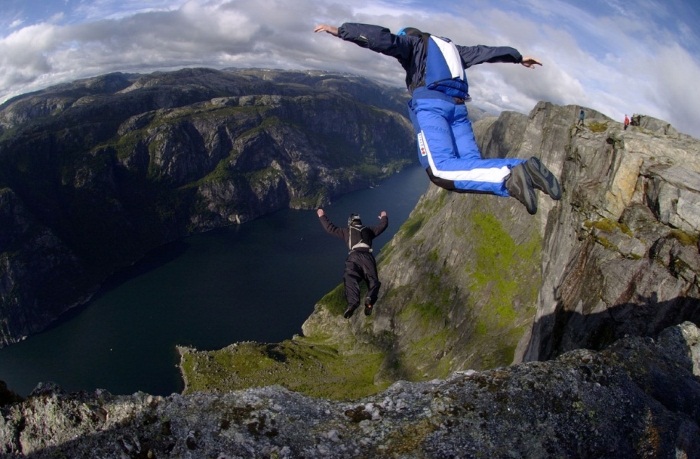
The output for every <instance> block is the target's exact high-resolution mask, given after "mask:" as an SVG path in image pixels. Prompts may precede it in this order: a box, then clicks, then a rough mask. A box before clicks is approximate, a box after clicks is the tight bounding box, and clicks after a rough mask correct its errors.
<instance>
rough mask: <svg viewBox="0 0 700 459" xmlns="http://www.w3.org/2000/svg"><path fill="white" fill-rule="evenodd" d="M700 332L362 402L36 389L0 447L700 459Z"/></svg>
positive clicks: (111, 454)
mask: <svg viewBox="0 0 700 459" xmlns="http://www.w3.org/2000/svg"><path fill="white" fill-rule="evenodd" d="M699 370H700V331H699V330H698V328H697V327H696V326H695V325H693V324H691V323H684V324H682V325H681V326H676V327H672V328H669V329H667V330H665V331H664V332H662V333H661V334H660V336H659V337H658V339H657V340H652V339H649V338H625V339H623V340H620V341H618V342H617V343H615V344H614V345H613V346H611V347H610V348H608V349H606V350H604V351H601V352H595V351H590V350H578V351H572V352H569V353H566V354H563V355H562V356H560V357H559V358H557V359H555V360H551V361H548V362H531V363H523V364H519V365H514V366H510V367H505V368H499V369H494V370H489V371H482V372H475V371H466V372H457V373H454V374H452V375H451V376H450V377H449V378H447V379H445V380H433V381H429V382H420V383H409V382H405V381H400V382H397V383H395V384H393V385H392V386H391V387H390V388H389V389H387V390H386V391H384V392H382V393H380V394H377V395H375V396H372V397H367V398H364V399H361V400H356V401H336V402H332V401H327V400H320V399H314V398H310V397H306V396H303V395H300V394H298V393H294V392H290V391H288V390H286V389H284V388H282V387H280V386H270V387H265V388H257V389H248V390H245V391H236V392H230V393H223V394H213V393H209V394H207V393H196V394H191V395H177V394H174V395H171V396H169V397H164V398H163V397H153V396H150V395H147V394H142V393H138V394H134V395H132V396H112V395H110V394H109V393H106V392H103V391H96V392H95V393H78V394H64V393H62V392H61V391H60V389H58V388H56V387H52V386H50V385H48V386H44V387H38V388H37V389H36V390H35V392H34V393H33V394H32V395H31V396H30V397H29V398H28V399H27V400H26V401H24V402H22V403H16V404H12V405H8V406H5V407H4V408H2V409H1V412H2V417H0V451H2V452H3V453H4V456H3V457H7V458H8V459H9V458H20V457H32V458H37V459H38V458H53V457H72V458H88V457H90V458H92V457H100V458H103V459H110V458H129V457H133V458H137V457H180V458H183V457H219V458H223V457H249V458H268V457H279V458H298V457H307V458H322V457H327V458H357V457H373V458H395V457H402V458H414V457H415V458H419V457H420V458H445V457H480V456H488V457H596V458H618V457H630V458H632V457H639V458H675V457H698V456H700V379H699V378H698V376H700V372H699Z"/></svg>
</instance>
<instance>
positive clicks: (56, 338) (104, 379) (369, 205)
mask: <svg viewBox="0 0 700 459" xmlns="http://www.w3.org/2000/svg"><path fill="white" fill-rule="evenodd" d="M427 186H428V180H427V177H426V175H425V172H424V171H423V170H422V169H420V168H419V167H411V168H408V169H406V170H404V171H402V172H400V173H398V174H395V175H394V176H392V177H390V178H388V179H386V180H385V181H383V182H382V183H381V184H380V185H379V186H377V187H376V188H372V189H368V190H362V191H357V192H354V193H350V194H348V195H345V196H343V197H341V198H339V199H338V200H337V201H336V202H334V203H332V204H331V205H329V206H327V207H326V208H325V210H326V214H327V215H328V216H329V217H330V218H331V220H332V221H334V223H336V224H338V225H345V224H346V222H347V216H348V215H349V214H350V213H351V212H354V213H359V214H360V215H361V217H362V220H363V223H365V224H366V225H374V224H376V223H377V222H378V215H379V212H380V211H381V210H386V211H387V213H388V214H389V228H388V229H387V231H385V232H384V233H383V234H382V235H381V236H380V237H379V238H377V239H376V240H375V243H374V250H375V254H376V255H379V254H380V251H381V247H382V246H383V245H384V244H385V243H386V242H388V241H389V240H390V239H391V237H392V236H393V235H394V234H395V233H396V231H397V230H398V229H399V227H400V225H401V224H402V223H403V222H404V221H405V220H406V218H407V217H408V215H409V214H410V212H411V210H413V208H414V207H415V204H416V203H417V202H418V198H419V197H420V195H421V194H423V193H424V192H425V191H426V189H427ZM346 254H347V249H346V248H345V246H344V244H343V242H342V241H341V240H340V239H336V238H334V237H332V236H330V235H328V234H326V233H325V232H324V231H323V229H322V228H321V225H320V224H319V222H318V217H317V216H316V211H315V210H304V211H299V210H283V211H280V212H277V213H275V214H272V215H270V216H266V217H264V218H261V219H258V220H255V221H252V222H249V223H245V224H243V225H240V226H236V227H230V228H223V229H220V230H215V231H210V232H207V233H204V234H200V235H196V236H192V237H189V238H186V239H185V240H183V241H180V242H176V243H173V244H170V245H168V246H166V247H163V248H160V249H158V250H156V251H154V252H153V253H151V254H149V255H148V256H147V257H146V259H144V260H143V261H142V262H140V263H139V264H137V265H136V266H134V267H133V268H132V269H131V270H129V271H128V272H126V273H122V274H120V275H119V276H118V277H117V278H115V279H112V280H111V281H110V282H109V284H110V285H107V286H105V288H104V289H103V291H101V292H100V293H99V294H98V295H96V296H95V298H93V300H92V301H91V302H90V303H89V304H87V305H86V306H84V307H81V308H79V310H77V311H73V312H71V313H69V314H68V316H69V317H66V318H64V319H62V320H60V321H59V323H57V324H56V325H55V326H53V327H51V329H49V330H47V331H45V332H43V333H40V334H38V335H35V336H31V337H30V338H28V339H26V340H25V341H22V342H20V343H18V344H14V345H11V346H8V347H6V348H3V349H0V380H4V381H5V382H6V383H7V385H8V387H9V388H10V389H11V390H13V391H15V392H17V393H18V394H20V395H22V396H26V395H28V394H29V392H31V391H32V390H33V389H34V388H35V387H36V385H37V383H38V382H54V383H56V384H58V385H59V386H61V387H62V388H63V389H64V390H66V391H68V392H74V391H79V390H86V391H92V390H95V389H97V388H101V389H107V390H108V391H110V392H111V393H113V394H131V393H134V392H137V391H143V392H146V393H149V394H153V395H169V394H171V393H173V392H180V391H181V390H182V381H181V378H180V374H179V371H178V368H177V364H178V362H179V359H178V355H177V351H176V348H175V346H176V345H184V346H192V347H195V348H197V349H199V350H213V349H220V348H222V347H225V346H227V345H229V344H232V343H234V342H239V341H258V342H270V343H272V342H279V341H283V340H285V339H289V338H291V337H292V336H293V335H295V334H299V333H301V324H302V323H303V322H304V320H305V319H306V318H307V317H308V316H309V315H310V314H311V312H312V311H313V308H314V304H315V303H316V302H317V301H318V300H319V299H320V298H321V297H322V296H323V295H325V294H326V293H328V292H329V291H330V290H331V289H333V288H335V287H336V286H337V285H338V284H340V283H341V282H342V275H343V268H344V259H345V255H346ZM379 275H380V279H381V271H380V273H379ZM378 307H381V305H378Z"/></svg>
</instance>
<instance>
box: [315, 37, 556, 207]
mask: <svg viewBox="0 0 700 459" xmlns="http://www.w3.org/2000/svg"><path fill="white" fill-rule="evenodd" d="M314 32H327V33H330V34H331V35H333V36H336V37H340V38H342V39H343V40H346V41H350V42H353V43H355V44H357V45H359V46H362V47H364V48H368V49H370V50H372V51H375V52H378V53H381V54H385V55H387V56H391V57H394V58H396V59H397V60H398V61H399V63H400V64H401V66H402V67H403V68H404V70H405V71H406V86H407V87H408V90H409V92H410V93H411V96H412V98H411V100H410V101H409V104H408V105H409V116H410V119H411V122H412V123H413V126H414V128H415V131H416V135H417V138H418V158H419V160H420V163H421V165H422V166H423V168H425V170H426V172H427V173H428V177H429V178H430V180H431V181H432V182H433V183H435V184H436V185H438V186H440V187H442V188H445V189H447V190H450V191H456V192H462V193H489V194H494V195H497V196H512V197H514V198H516V199H518V200H519V201H520V202H521V203H523V205H525V207H526V208H527V211H528V212H529V213H530V214H535V213H536V212H537V196H536V194H535V191H534V189H539V190H542V191H544V192H546V193H547V194H549V195H550V197H551V198H552V199H555V200H558V199H561V187H560V185H559V181H558V180H557V178H556V177H555V176H554V175H553V174H552V173H551V172H550V171H549V169H547V168H546V167H545V166H544V164H542V163H541V162H540V160H539V159H538V158H536V157H532V158H530V159H528V160H525V159H519V158H487V159H484V158H482V157H481V152H480V151H479V147H478V145H477V143H476V139H475V138H474V132H473V130H472V125H471V121H470V120H469V118H468V116H467V107H466V105H465V102H466V101H468V100H469V99H470V98H469V92H468V91H469V86H468V83H467V76H466V72H465V69H467V68H469V67H471V66H472V65H476V64H482V63H484V62H488V63H494V62H506V63H514V64H522V65H523V66H525V67H528V68H533V67H534V66H535V65H542V64H541V63H540V62H538V61H537V60H536V59H533V58H531V57H523V56H522V55H521V54H520V53H519V52H518V51H517V50H516V49H514V48H511V47H508V46H498V47H493V46H484V45H477V46H460V45H455V44H454V43H452V41H451V40H450V39H448V38H443V37H438V36H435V35H431V34H428V33H423V32H421V31H420V30H418V29H415V28H412V27H408V28H405V29H402V30H401V31H399V32H398V33H397V34H392V33H391V32H390V31H389V29H387V28H385V27H381V26H377V25H370V24H357V23H345V24H343V25H341V26H340V27H333V26H329V25H325V24H321V25H318V26H316V28H315V30H314Z"/></svg>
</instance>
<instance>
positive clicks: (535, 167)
mask: <svg viewBox="0 0 700 459" xmlns="http://www.w3.org/2000/svg"><path fill="white" fill-rule="evenodd" d="M525 170H526V171H527V173H528V174H529V175H530V179H531V180H532V184H533V185H534V187H535V188H537V189H538V190H542V191H544V192H545V193H547V194H548V195H549V196H551V197H552V199H554V200H555V201H558V200H560V199H561V186H560V185H559V180H557V178H556V177H555V176H554V174H552V172H551V171H550V170H549V169H547V166H545V165H544V164H542V161H540V160H539V159H538V158H535V157H534V156H533V157H532V158H530V159H528V160H527V161H525Z"/></svg>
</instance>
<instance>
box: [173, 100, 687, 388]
mask: <svg viewBox="0 0 700 459" xmlns="http://www.w3.org/2000/svg"><path fill="white" fill-rule="evenodd" d="M579 110H580V107H578V106H568V107H559V106H554V105H552V104H548V103H540V104H538V105H537V106H536V107H535V108H534V109H533V110H532V112H531V113H530V114H529V116H526V115H522V114H518V113H503V114H501V116H499V118H497V119H496V118H491V119H485V120H482V121H480V122H478V123H476V124H475V128H476V133H477V138H478V139H479V141H480V144H481V148H482V151H483V152H484V154H485V155H486V156H491V157H494V156H502V155H503V154H504V153H505V152H508V154H509V155H513V156H519V157H529V156H538V157H540V158H541V159H542V161H543V162H544V163H545V164H547V165H548V166H549V167H550V168H551V169H552V170H553V171H554V172H555V173H556V175H557V176H559V177H561V182H562V185H563V189H564V194H563V198H562V199H561V200H560V201H552V200H551V199H549V198H548V197H547V196H545V195H542V194H539V212H538V213H537V215H535V216H534V217H533V216H530V215H528V214H527V212H526V211H525V209H524V208H523V206H522V205H521V204H520V203H519V202H518V201H516V200H514V199H504V198H498V197H495V196H486V195H468V194H467V195H465V194H456V193H450V192H447V191H445V190H442V189H439V188H437V187H434V186H432V187H431V188H430V189H429V190H428V192H427V193H426V194H425V195H424V196H423V197H422V198H421V200H420V201H419V203H418V205H417V206H416V208H415V209H414V211H413V212H412V214H411V216H410V217H409V219H408V221H407V222H406V223H405V224H404V225H403V227H402V228H401V229H400V231H399V232H398V233H397V235H396V236H395V237H394V238H393V239H392V241H390V242H389V243H388V244H387V245H386V246H385V247H384V248H383V249H382V252H381V253H380V254H379V273H380V279H381V281H382V290H381V294H380V298H379V301H378V303H377V306H376V308H375V312H374V313H373V314H372V316H370V317H368V318H366V317H364V316H363V315H361V314H359V315H357V316H355V317H353V318H351V319H350V320H345V319H343V317H342V312H343V310H344V308H345V302H344V298H343V294H342V286H339V287H338V288H337V289H335V290H334V291H332V292H330V293H329V294H328V295H326V296H325V297H324V298H322V299H321V300H320V301H319V302H318V304H317V305H316V308H315V310H314V313H313V314H312V315H311V316H310V317H309V318H308V320H307V321H306V322H305V323H304V325H303V327H302V330H303V336H296V337H294V338H293V339H292V340H290V341H288V342H284V343H280V344H278V345H269V344H265V345H259V344H257V343H239V344H238V345H236V346H229V347H227V348H224V349H221V350H219V351H207V352H197V351H196V350H193V349H183V350H181V354H182V370H183V374H184V376H185V379H186V381H187V383H188V385H187V390H188V391H198V390H233V389H240V388H244V387H249V386H248V384H253V385H265V384H267V383H272V382H274V383H282V384H285V385H286V387H289V388H294V389H295V390H300V391H304V392H305V393H307V394H312V395H317V396H323V397H338V394H342V393H343V392H345V393H352V394H353V396H357V395H358V394H359V395H368V394H373V393H376V392H378V391H380V390H383V389H384V388H385V387H387V386H388V385H389V384H391V383H393V382H394V381H397V380H402V379H405V380H416V381H418V380H426V379H431V378H444V377H447V376H449V375H450V374H451V373H452V372H454V371H464V370H469V369H472V370H483V369H489V368H495V367H499V366H507V365H510V364H511V363H513V362H516V363H517V362H522V361H535V360H547V359H551V358H554V357H556V356H558V355H561V354H562V353H564V352H567V351H571V350H574V349H580V348H587V349H596V350H597V349H603V348H605V347H606V346H608V345H610V344H611V343H613V342H614V341H616V340H618V339H620V338H622V337H624V336H646V337H655V336H657V335H658V333H659V332H660V331H661V330H663V329H665V328H666V327H668V326H671V325H674V324H679V323H681V322H683V321H692V322H693V323H695V324H700V315H699V314H700V307H699V306H700V293H699V291H698V287H699V282H700V281H699V280H698V273H699V272H700V254H699V253H698V239H699V238H698V236H699V235H700V227H699V226H698V212H700V206H698V205H697V203H698V197H699V196H700V190H699V189H698V187H697V182H698V177H700V164H699V163H698V161H700V154H698V153H699V150H698V145H699V144H698V141H697V140H696V139H693V138H691V137H688V136H685V135H681V134H678V133H676V132H675V131H673V130H669V129H668V128H662V129H657V128H654V127H655V126H657V127H658V126H663V125H664V123H663V122H660V121H654V120H653V119H648V120H643V122H642V124H643V125H642V126H633V127H630V128H628V129H627V130H623V127H622V125H621V123H617V122H614V121H612V120H610V119H609V118H607V117H605V116H604V115H602V114H600V113H596V112H594V111H592V110H587V116H586V123H585V125H584V126H576V121H577V115H578V112H579ZM644 126H648V127H649V128H647V127H644ZM320 349H324V352H320ZM271 350H272V351H271ZM299 355H304V356H306V357H307V358H308V360H311V361H313V362H314V367H313V370H310V369H309V367H308V366H304V365H299V366H297V365H296V362H298V361H304V359H303V358H300V357H299ZM251 360H253V361H258V362H261V363H260V364H259V365H257V366H251V365H245V364H243V363H242V362H243V361H246V362H247V361H251ZM347 368H352V369H353V372H352V378H347V379H343V374H344V373H343V371H344V370H343V369H347ZM338 380H340V381H341V382H340V383H339V384H341V385H342V389H338V388H337V386H336V385H334V384H333V381H338ZM329 387H331V388H335V391H333V390H330V389H328V388H329ZM341 396H342V395H341Z"/></svg>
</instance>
